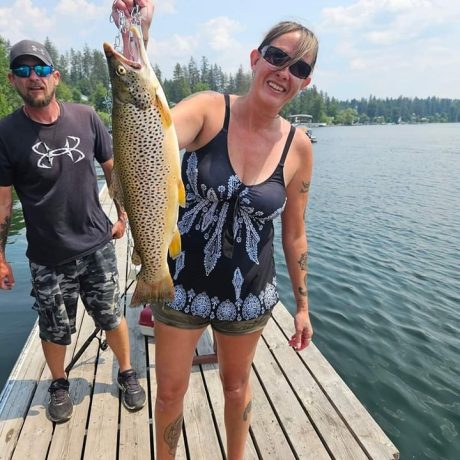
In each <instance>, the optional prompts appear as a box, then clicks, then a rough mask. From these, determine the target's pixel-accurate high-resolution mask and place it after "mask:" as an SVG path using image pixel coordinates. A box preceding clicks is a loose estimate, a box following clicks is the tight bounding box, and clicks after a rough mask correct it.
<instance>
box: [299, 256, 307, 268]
mask: <svg viewBox="0 0 460 460" xmlns="http://www.w3.org/2000/svg"><path fill="white" fill-rule="evenodd" d="M298 262H299V265H300V269H301V270H303V271H305V272H306V271H307V252H306V251H305V252H304V253H303V254H301V255H300V260H299V261H298Z"/></svg>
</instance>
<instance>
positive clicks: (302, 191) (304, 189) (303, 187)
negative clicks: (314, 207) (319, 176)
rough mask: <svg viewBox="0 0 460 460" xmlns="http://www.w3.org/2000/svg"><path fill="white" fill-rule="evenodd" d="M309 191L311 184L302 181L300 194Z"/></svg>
mask: <svg viewBox="0 0 460 460" xmlns="http://www.w3.org/2000/svg"><path fill="white" fill-rule="evenodd" d="M309 190H310V182H309V181H306V180H303V181H302V187H301V188H300V190H299V192H300V193H308V191H309Z"/></svg>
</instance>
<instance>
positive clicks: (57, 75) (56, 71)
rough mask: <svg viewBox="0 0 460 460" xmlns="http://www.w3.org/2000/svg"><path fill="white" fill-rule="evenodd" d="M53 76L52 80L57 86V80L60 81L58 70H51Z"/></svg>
mask: <svg viewBox="0 0 460 460" xmlns="http://www.w3.org/2000/svg"><path fill="white" fill-rule="evenodd" d="M53 78H54V81H55V82H56V86H58V85H59V82H60V81H61V73H60V72H59V70H55V71H54V72H53Z"/></svg>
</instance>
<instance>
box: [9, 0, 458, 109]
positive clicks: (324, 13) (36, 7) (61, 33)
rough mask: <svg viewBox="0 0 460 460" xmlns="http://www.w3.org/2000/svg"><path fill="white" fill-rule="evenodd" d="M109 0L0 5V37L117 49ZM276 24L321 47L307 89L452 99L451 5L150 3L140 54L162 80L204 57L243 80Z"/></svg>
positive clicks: (454, 1) (320, 0)
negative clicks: (307, 32)
mask: <svg viewBox="0 0 460 460" xmlns="http://www.w3.org/2000/svg"><path fill="white" fill-rule="evenodd" d="M111 5H112V0H58V1H50V0H0V35H1V36H2V37H3V38H5V39H7V40H9V41H10V42H11V43H12V44H13V43H15V42H16V41H19V40H22V39H23V38H30V39H34V40H37V41H41V42H43V41H44V40H45V38H46V37H49V39H50V40H51V41H52V43H54V45H55V46H56V47H57V49H58V51H59V52H60V53H64V52H66V51H68V50H70V49H71V48H73V49H75V50H82V49H83V47H84V46H85V45H88V46H89V47H90V48H91V49H94V48H96V49H100V50H101V51H102V43H103V42H104V41H107V42H109V43H112V44H113V43H115V42H116V37H117V29H116V27H115V25H114V24H113V23H111V22H110V20H109V16H110V14H109V13H110V10H111ZM281 20H295V21H298V22H301V23H302V24H303V25H305V26H306V27H308V28H309V29H311V30H312V31H313V32H314V33H315V34H316V35H317V37H318V39H319V43H320V48H319V55H318V61H317V64H316V68H315V70H314V73H313V75H312V83H311V84H314V85H316V87H317V88H318V90H320V91H324V92H325V93H327V94H328V95H329V96H331V97H335V98H337V99H340V100H346V99H352V98H358V99H359V98H361V97H364V98H367V97H369V96H371V95H372V96H376V97H379V98H386V97H389V98H397V97H399V96H406V97H411V98H413V97H419V98H425V97H430V96H436V97H441V98H452V99H460V52H459V47H460V26H459V24H460V1H459V0H276V1H275V0H244V1H243V0H233V1H232V0H225V1H221V0H156V1H155V14H154V19H153V23H152V27H151V29H150V40H149V46H148V52H149V55H150V58H151V62H152V63H156V64H158V65H159V67H160V69H161V70H162V73H163V76H164V77H167V78H170V77H171V76H172V69H173V67H174V65H175V64H176V63H177V62H179V63H180V64H188V62H189V60H190V58H191V57H193V58H194V59H195V61H196V62H197V63H199V62H200V61H201V57H202V56H206V57H207V59H208V60H209V62H210V63H211V64H217V65H219V66H220V67H221V68H222V70H223V71H224V72H232V73H234V72H236V71H237V70H238V67H239V66H240V65H242V66H243V68H244V69H245V70H247V71H249V53H250V51H251V50H252V49H254V48H257V47H258V45H259V43H260V42H261V40H262V38H263V36H264V34H265V33H266V32H267V31H268V29H270V27H271V26H272V25H274V24H275V23H277V22H279V21H281Z"/></svg>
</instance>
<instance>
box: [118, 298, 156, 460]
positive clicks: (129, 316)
mask: <svg viewBox="0 0 460 460" xmlns="http://www.w3.org/2000/svg"><path fill="white" fill-rule="evenodd" d="M130 299H131V295H129V296H128V298H127V299H126V300H127V302H126V303H127V305H128V304H129V301H130ZM140 311H141V308H131V307H127V308H126V320H127V322H128V328H129V341H130V348H131V365H132V367H133V368H134V369H135V370H136V372H137V376H138V379H139V383H140V384H141V385H142V387H143V388H144V390H145V392H146V395H147V402H146V405H145V406H144V407H143V408H142V409H141V410H140V411H138V412H134V413H131V412H129V411H128V410H126V409H125V408H124V407H122V408H121V417H120V453H119V456H120V457H119V458H120V459H121V460H123V459H126V460H131V459H142V460H145V459H146V458H150V457H153V452H150V450H151V449H150V443H151V436H153V433H151V431H150V430H151V426H150V415H149V408H150V407H151V397H150V394H149V391H148V385H147V356H146V346H145V342H146V339H145V337H144V336H143V335H142V334H141V332H140V329H139V325H138V324H137V321H138V318H139V313H140ZM152 439H153V438H152Z"/></svg>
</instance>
